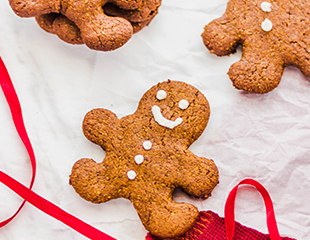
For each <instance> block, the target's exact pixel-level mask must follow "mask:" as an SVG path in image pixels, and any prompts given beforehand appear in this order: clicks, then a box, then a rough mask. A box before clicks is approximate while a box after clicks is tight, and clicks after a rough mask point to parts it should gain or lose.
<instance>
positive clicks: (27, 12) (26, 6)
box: [9, 0, 60, 17]
mask: <svg viewBox="0 0 310 240" xmlns="http://www.w3.org/2000/svg"><path fill="white" fill-rule="evenodd" d="M9 2H10V5H11V8H12V9H13V11H14V12H15V13H16V15H18V16H20V17H36V16H38V15H42V14H47V13H52V12H58V11H59V9H60V1H42V0H32V1H28V0H10V1H9Z"/></svg>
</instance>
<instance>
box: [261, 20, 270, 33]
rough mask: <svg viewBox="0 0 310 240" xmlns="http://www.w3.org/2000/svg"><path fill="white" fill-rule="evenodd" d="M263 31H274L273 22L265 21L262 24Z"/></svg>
mask: <svg viewBox="0 0 310 240" xmlns="http://www.w3.org/2000/svg"><path fill="white" fill-rule="evenodd" d="M262 29H263V30H264V31H266V32H269V31H270V30H271V29H272V22H271V21H270V20H269V19H267V18H266V19H265V20H264V21H263V22H262Z"/></svg>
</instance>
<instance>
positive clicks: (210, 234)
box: [145, 211, 294, 240]
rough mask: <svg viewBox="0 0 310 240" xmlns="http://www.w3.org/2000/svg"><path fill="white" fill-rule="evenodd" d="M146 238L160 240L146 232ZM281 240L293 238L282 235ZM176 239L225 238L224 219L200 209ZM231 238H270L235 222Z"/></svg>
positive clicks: (237, 239) (262, 239)
mask: <svg viewBox="0 0 310 240" xmlns="http://www.w3.org/2000/svg"><path fill="white" fill-rule="evenodd" d="M145 239H146V240H161V239H160V238H156V237H154V236H152V235H151V234H148V235H147V236H146V238H145ZM281 239H282V240H294V239H292V238H288V237H283V238H281ZM178 240H227V237H226V229H225V219H224V218H222V217H219V215H218V214H216V213H214V212H212V211H202V212H200V213H199V217H198V219H197V221H196V223H195V224H194V226H193V227H192V228H191V229H190V230H189V231H188V232H186V233H185V234H184V235H183V236H181V237H179V238H178ZM233 240H271V239H270V237H269V235H268V234H263V233H260V232H258V231H257V230H254V229H252V228H248V227H245V226H243V225H241V224H240V223H238V222H236V229H235V235H234V238H233Z"/></svg>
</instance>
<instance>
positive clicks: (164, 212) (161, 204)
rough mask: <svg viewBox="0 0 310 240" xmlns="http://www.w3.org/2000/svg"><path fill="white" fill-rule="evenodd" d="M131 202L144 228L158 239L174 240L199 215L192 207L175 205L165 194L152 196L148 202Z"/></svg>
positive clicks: (185, 204)
mask: <svg viewBox="0 0 310 240" xmlns="http://www.w3.org/2000/svg"><path fill="white" fill-rule="evenodd" d="M165 197H166V198H165ZM132 202H133V204H134V206H135V208H136V210H137V212H138V214H139V216H140V218H141V221H142V223H143V225H144V227H145V228H146V229H147V230H148V231H149V232H151V233H152V234H153V235H155V236H157V237H159V238H174V237H177V236H180V235H182V234H184V233H185V232H186V231H187V230H188V229H189V228H190V227H191V226H192V225H193V224H194V222H195V220H196V219H197V217H198V214H199V213H198V210H197V208H196V207H194V206H193V205H191V204H188V203H176V202H174V201H173V200H172V197H171V196H169V195H166V194H156V195H154V194H153V198H150V199H148V200H145V199H144V200H143V201H132Z"/></svg>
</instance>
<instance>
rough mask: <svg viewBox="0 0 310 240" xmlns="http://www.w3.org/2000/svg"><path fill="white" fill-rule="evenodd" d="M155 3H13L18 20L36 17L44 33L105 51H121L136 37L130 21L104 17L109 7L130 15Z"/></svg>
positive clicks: (68, 0) (76, 0) (77, 0)
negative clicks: (108, 4) (133, 36)
mask: <svg viewBox="0 0 310 240" xmlns="http://www.w3.org/2000/svg"><path fill="white" fill-rule="evenodd" d="M154 1H157V0H152V1H150V0H112V1H111V0H104V1H88V0H86V1H85V0H50V1H41V0H9V2H10V5H11V7H12V9H13V10H14V12H15V13H16V14H17V15H18V16H21V17H36V18H37V21H38V23H39V25H40V26H41V27H42V28H43V29H45V30H47V31H48V32H51V33H54V34H57V35H58V36H59V37H60V38H61V39H63V40H64V41H66V42H68V43H73V44H81V43H84V44H86V45H87V46H88V47H89V48H91V49H95V50H102V51H110V50H114V49H117V48H119V47H121V46H122V45H124V44H125V43H126V42H127V41H128V40H129V39H130V38H131V35H132V34H133V26H132V25H131V23H130V22H129V21H128V20H126V19H124V18H122V17H118V16H107V15H106V14H105V13H104V11H103V7H104V5H105V4H106V3H108V2H109V3H113V4H115V5H116V6H118V7H120V8H122V9H126V10H127V11H129V10H134V9H138V8H139V7H140V6H141V5H143V4H144V3H145V2H150V5H153V4H154V3H153V2H154ZM134 12H135V10H134ZM46 14H51V15H46ZM55 14H59V15H58V16H56V15H55ZM42 15H43V16H42ZM145 20H147V19H143V21H145ZM51 27H52V28H51Z"/></svg>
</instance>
